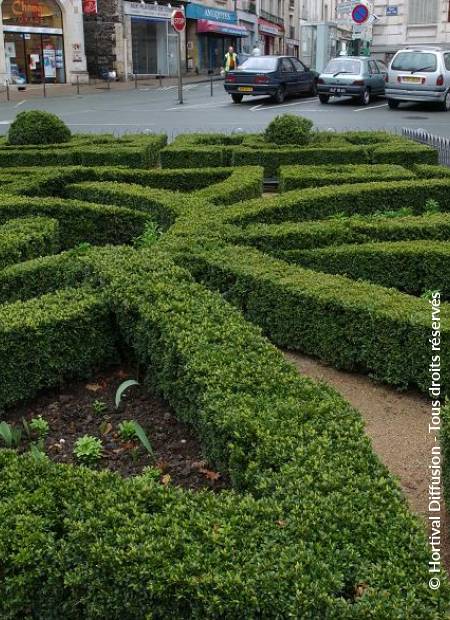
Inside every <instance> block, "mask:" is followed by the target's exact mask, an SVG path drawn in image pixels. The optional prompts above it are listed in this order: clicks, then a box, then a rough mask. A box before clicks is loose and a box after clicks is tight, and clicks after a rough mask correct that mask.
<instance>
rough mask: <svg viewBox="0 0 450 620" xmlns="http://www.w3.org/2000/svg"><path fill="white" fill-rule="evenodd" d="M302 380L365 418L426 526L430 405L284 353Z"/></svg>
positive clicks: (445, 543) (446, 547)
mask: <svg viewBox="0 0 450 620" xmlns="http://www.w3.org/2000/svg"><path fill="white" fill-rule="evenodd" d="M285 356H286V359H287V360H288V361H289V362H291V363H292V364H294V366H295V367H296V368H297V369H298V370H299V371H300V372H301V373H302V374H303V375H306V376H308V377H311V378H312V379H316V380H323V381H325V382H326V383H328V384H329V385H331V386H333V387H334V388H335V389H336V390H337V391H338V392H339V393H340V394H341V395H342V396H343V397H344V398H345V399H346V400H347V401H348V402H349V403H351V405H353V407H355V408H356V409H358V410H359V411H360V413H361V415H362V417H363V418H364V421H365V424H366V431H367V434H368V435H369V437H370V438H371V440H372V445H373V447H374V450H375V451H376V452H377V454H378V456H379V457H380V459H381V460H382V461H383V463H384V464H385V465H386V466H387V467H388V468H389V470H390V471H391V473H392V474H393V475H394V476H396V477H397V478H398V480H399V482H400V485H401V487H402V489H403V491H404V493H405V496H406V499H407V501H408V503H409V505H410V507H411V510H412V511H413V512H415V513H416V514H418V515H419V516H420V517H421V518H422V519H423V520H424V521H425V522H428V485H429V469H428V465H429V461H430V455H431V446H432V445H433V443H432V442H431V441H430V436H429V434H428V427H427V424H428V419H429V415H430V404H429V402H428V401H427V399H426V398H425V397H423V396H422V395H420V394H418V393H414V392H397V391H396V390H395V389H393V388H389V387H387V386H384V385H380V384H376V383H373V382H372V381H371V380H370V379H369V378H368V377H365V376H362V375H358V374H352V373H348V372H343V371H340V370H336V369H335V368H331V367H329V366H325V365H324V364H321V363H320V362H318V361H317V360H314V359H312V358H310V357H306V356H304V355H299V354H294V353H287V352H286V353H285ZM441 517H442V532H441V535H442V553H443V558H444V563H445V565H446V567H447V570H449V571H450V536H449V528H450V520H449V517H448V514H447V513H446V512H445V510H444V514H442V515H441Z"/></svg>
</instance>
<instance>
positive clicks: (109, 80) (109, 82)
mask: <svg viewBox="0 0 450 620" xmlns="http://www.w3.org/2000/svg"><path fill="white" fill-rule="evenodd" d="M108 90H111V76H110V75H109V72H108Z"/></svg>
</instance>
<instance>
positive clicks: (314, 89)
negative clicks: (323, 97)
mask: <svg viewBox="0 0 450 620" xmlns="http://www.w3.org/2000/svg"><path fill="white" fill-rule="evenodd" d="M309 94H310V95H311V97H317V82H316V80H314V81H313V83H312V84H311V89H310V91H309Z"/></svg>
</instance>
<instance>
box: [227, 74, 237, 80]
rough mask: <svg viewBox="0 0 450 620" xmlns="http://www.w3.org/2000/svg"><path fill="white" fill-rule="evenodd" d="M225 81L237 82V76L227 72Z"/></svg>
mask: <svg viewBox="0 0 450 620" xmlns="http://www.w3.org/2000/svg"><path fill="white" fill-rule="evenodd" d="M225 82H236V76H235V75H230V74H229V73H227V74H226V76H225Z"/></svg>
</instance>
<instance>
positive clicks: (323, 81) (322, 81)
mask: <svg viewBox="0 0 450 620" xmlns="http://www.w3.org/2000/svg"><path fill="white" fill-rule="evenodd" d="M317 83H318V84H325V80H324V79H323V78H319V79H318V80H317Z"/></svg>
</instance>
